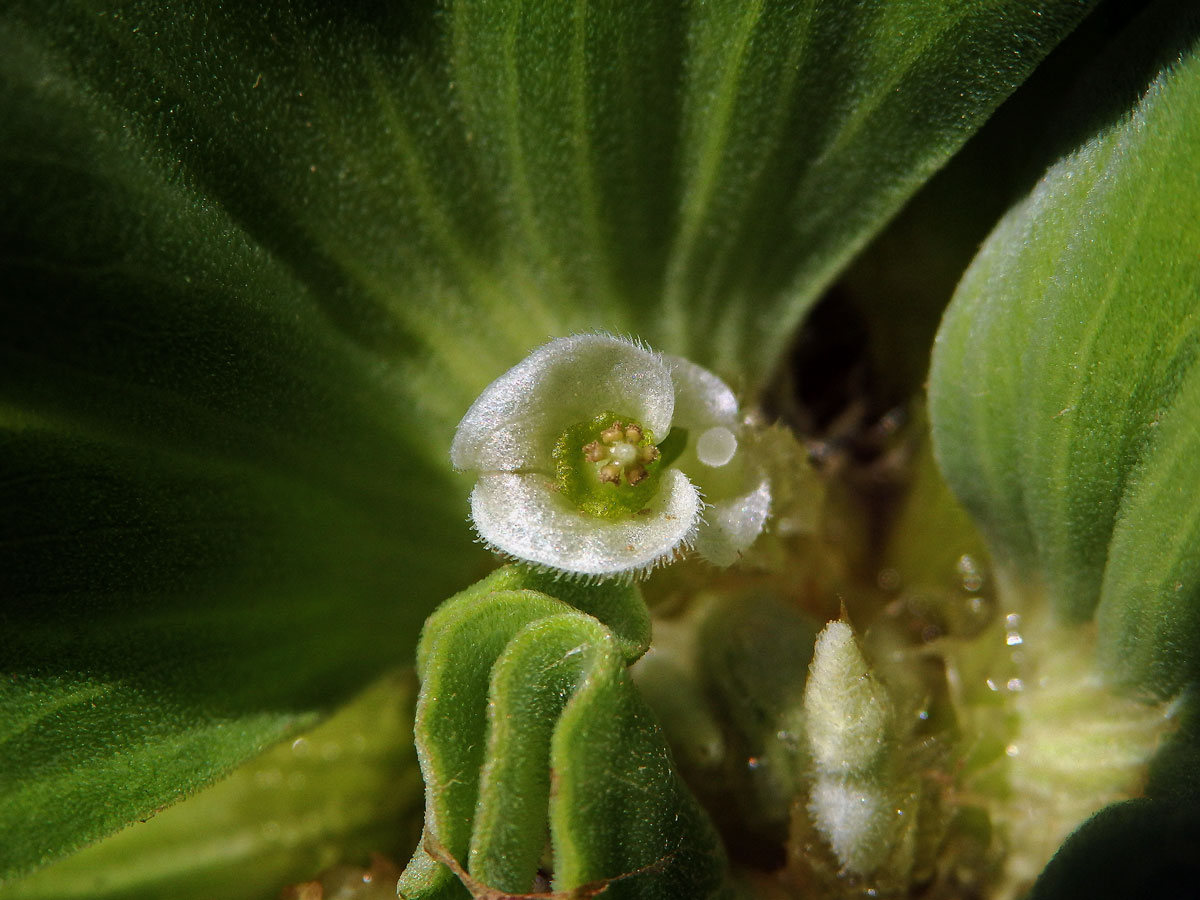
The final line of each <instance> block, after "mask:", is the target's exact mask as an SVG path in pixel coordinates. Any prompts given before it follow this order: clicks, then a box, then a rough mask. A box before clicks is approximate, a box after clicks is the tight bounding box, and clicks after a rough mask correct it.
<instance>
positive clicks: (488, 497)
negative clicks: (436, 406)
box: [450, 334, 771, 578]
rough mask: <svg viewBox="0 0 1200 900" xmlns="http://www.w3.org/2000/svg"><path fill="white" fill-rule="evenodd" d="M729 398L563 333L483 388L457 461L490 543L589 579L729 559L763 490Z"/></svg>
mask: <svg viewBox="0 0 1200 900" xmlns="http://www.w3.org/2000/svg"><path fill="white" fill-rule="evenodd" d="M742 451H743V443H742V423H741V421H740V418H739V412H738V403H737V398H736V397H735V396H734V395H733V392H732V391H731V390H730V389H729V387H728V386H727V385H726V384H725V383H724V382H723V381H721V379H719V378H717V376H715V375H713V374H712V373H711V372H709V371H707V370H706V369H702V368H701V367H699V366H697V365H695V364H693V363H690V362H688V361H687V360H684V359H680V358H678V357H672V356H666V355H663V354H660V353H655V352H653V351H651V350H649V349H647V348H645V347H643V346H641V345H639V344H637V343H634V342H633V341H629V340H624V339H622V338H617V337H613V336H612V335H606V334H583V335H574V336H572V337H565V338H559V339H557V340H553V341H551V342H550V343H548V344H545V345H543V346H542V347H539V348H538V349H537V350H535V351H533V353H531V354H530V355H529V356H528V357H526V358H525V359H524V360H523V361H522V362H520V363H518V364H517V365H516V366H514V367H513V368H512V369H509V370H508V371H507V372H505V373H504V374H503V375H501V376H500V377H499V378H497V379H496V380H495V381H494V382H492V383H491V384H490V385H488V387H487V388H485V389H484V391H483V393H482V394H481V395H480V396H479V398H478V399H477V400H476V401H475V403H474V404H472V406H471V408H470V409H469V410H468V411H467V414H466V415H465V416H464V417H463V419H462V421H461V422H460V423H459V426H458V430H457V432H456V433H455V436H454V442H453V444H452V445H451V448H450V459H451V462H452V463H453V464H454V466H455V467H456V468H458V469H461V470H464V471H475V472H478V473H479V480H478V482H477V483H476V485H475V489H474V491H473V492H472V494H471V518H472V520H473V522H474V525H475V529H476V531H477V532H478V533H479V536H480V537H481V538H482V539H483V541H485V542H486V543H487V544H488V545H489V546H491V547H492V548H493V549H495V550H498V551H500V552H502V553H505V554H507V555H509V556H512V557H514V558H516V559H519V560H523V561H525V562H528V563H531V564H533V565H536V566H541V567H545V568H549V569H556V570H559V571H562V572H565V573H570V574H574V575H580V576H585V577H601V578H603V577H611V576H621V575H631V574H633V575H636V574H640V573H644V572H647V571H649V570H650V569H652V568H654V567H655V566H657V565H660V564H662V563H664V562H668V561H670V560H672V559H674V558H676V557H677V556H678V555H680V554H681V553H682V552H684V551H685V550H686V549H688V548H689V547H693V546H694V547H695V548H696V549H697V550H698V551H699V552H700V553H701V555H703V556H704V557H705V558H707V559H708V560H709V561H711V562H713V563H715V564H717V565H728V564H730V563H732V562H734V561H735V560H736V559H737V558H738V556H739V555H740V553H741V551H742V550H744V549H745V548H746V547H748V546H749V545H750V544H751V543H752V542H753V541H754V539H755V538H756V537H757V536H758V534H759V533H760V532H761V531H762V528H763V525H764V523H765V521H766V518H767V514H768V512H769V508H770V499H771V497H770V485H769V483H768V481H767V479H766V477H765V476H764V475H763V474H762V472H761V471H760V470H759V469H757V468H756V467H755V466H753V465H752V464H749V463H747V461H746V459H745V457H746V454H745V453H744V452H742Z"/></svg>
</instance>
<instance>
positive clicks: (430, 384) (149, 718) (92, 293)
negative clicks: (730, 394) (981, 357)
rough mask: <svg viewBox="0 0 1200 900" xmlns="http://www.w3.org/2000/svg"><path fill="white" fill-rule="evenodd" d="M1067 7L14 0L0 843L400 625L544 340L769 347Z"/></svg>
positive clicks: (72, 828) (470, 560)
mask: <svg viewBox="0 0 1200 900" xmlns="http://www.w3.org/2000/svg"><path fill="white" fill-rule="evenodd" d="M1086 6H1087V4H1086V3H1083V2H1077V0H1060V2H1055V3H1043V4H1038V5H1037V6H1036V8H1035V7H1033V6H1031V5H1030V4H1029V3H1025V2H1016V0H989V2H986V3H961V4H946V3H944V2H941V0H937V2H935V0H906V2H902V3H886V4H884V3H875V2H864V3H860V4H857V5H847V4H844V3H816V2H811V3H805V4H791V5H784V4H772V3H752V4H741V3H732V2H722V3H715V4H695V5H694V6H670V5H660V4H650V5H646V4H624V3H619V2H613V0H609V2H593V3H582V2H581V3H577V4H570V5H568V4H561V3H550V2H542V3H534V2H517V0H512V2H499V0H498V2H489V3H483V4H480V3H465V2H464V3H455V2H447V3H446V4H444V5H438V6H435V5H430V4H411V5H406V6H403V7H400V8H397V7H394V6H391V5H382V4H375V3H354V4H329V5H323V4H319V3H316V2H312V0H293V2H284V3H277V4H270V5H266V6H260V7H255V8H254V9H252V10H250V9H248V8H246V7H244V6H239V5H228V4H225V5H222V4H218V3H212V2H179V3H175V2H172V3H165V2H155V0H124V2H116V3H112V4H99V3H96V2H91V0H50V2H43V0H38V2H33V0H13V2H10V3H7V4H5V6H4V9H3V10H2V11H0V115H2V117H3V122H4V127H3V130H2V133H0V155H2V158H3V161H4V166H3V176H2V177H0V207H2V208H3V209H4V210H5V216H4V218H3V221H2V222H0V245H2V246H3V247H4V250H3V251H2V253H0V272H2V274H0V429H2V437H0V472H3V476H0V592H2V594H3V596H4V598H5V602H4V606H3V609H2V610H0V628H2V629H3V632H4V634H5V641H4V646H3V648H2V649H0V669H2V670H3V672H4V673H5V676H6V679H5V681H4V682H3V687H2V688H0V833H3V834H5V835H6V836H12V837H11V839H6V840H5V841H4V842H2V843H0V878H4V877H9V876H11V875H13V874H15V873H19V872H23V871H26V870H28V869H30V868H31V867H34V866H36V865H38V864H40V863H42V862H45V861H48V860H50V859H53V858H55V857H56V856H59V855H61V854H63V853H65V852H67V851H69V850H71V849H74V848H77V847H79V846H81V845H83V844H85V843H87V842H89V841H91V840H94V839H96V838H98V837H100V836H102V835H104V834H106V833H109V832H111V831H113V830H115V829H116V828H118V827H119V826H121V825H123V824H126V823H128V822H131V821H133V820H135V819H137V818H139V817H144V816H146V815H148V814H149V813H150V812H152V811H153V810H155V809H158V808H160V807H162V806H164V805H166V804H168V803H170V802H173V801H174V800H175V799H178V798H179V797H180V796H181V795H183V794H185V793H187V792H189V791H192V790H194V789H196V788H198V787H200V786H202V785H205V784H207V783H209V782H210V781H212V780H213V779H214V778H215V777H217V776H219V775H220V774H222V773H223V772H226V771H227V770H228V769H230V768H231V767H232V766H234V765H236V764H237V763H238V762H239V761H242V760H244V759H247V758H248V757H250V756H252V755H253V754H255V753H257V752H259V751H261V750H262V749H263V748H264V747H266V746H267V745H269V744H270V743H271V742H272V741H275V740H278V739H279V738H280V737H282V736H284V735H287V734H290V733H292V732H293V731H294V730H295V729H297V728H300V727H303V726H306V725H307V724H309V723H311V722H312V721H313V719H314V717H315V716H316V715H318V714H319V713H320V712H322V711H324V710H327V709H328V708H330V706H331V705H332V704H335V703H336V702H338V701H339V700H341V699H343V698H344V697H346V696H347V695H348V693H349V692H351V691H352V690H354V689H355V688H356V687H358V686H360V685H362V684H363V683H364V682H365V681H366V680H367V679H369V678H371V677H372V676H373V675H375V674H376V673H377V672H378V671H380V669H381V668H382V667H383V666H385V665H389V664H391V663H393V662H395V661H396V660H398V659H403V658H405V657H406V656H407V655H408V654H409V653H410V652H411V648H412V644H413V636H414V634H415V630H416V628H417V625H418V623H419V622H420V621H421V619H422V618H423V616H424V615H425V614H426V613H427V612H428V611H429V609H430V608H431V607H432V605H433V604H434V603H435V602H436V600H437V599H438V598H440V597H442V596H445V595H446V594H447V593H448V592H449V591H450V590H451V589H452V588H453V586H454V585H456V584H461V583H462V582H463V581H464V580H466V577H467V572H466V571H464V570H467V571H469V570H471V569H472V567H474V566H476V565H477V563H476V560H477V558H478V557H475V556H472V554H473V553H474V552H475V551H474V550H473V549H472V548H471V547H470V545H469V534H468V531H467V529H466V527H465V525H464V523H463V514H464V511H465V493H466V491H465V488H464V486H463V485H462V484H461V483H460V482H459V481H457V480H455V479H454V478H453V476H452V475H450V474H449V471H448V464H447V459H446V448H447V447H448V445H449V441H450V437H451V435H452V433H453V428H454V423H455V422H456V421H457V419H458V417H459V416H461V414H462V412H463V411H464V410H465V409H466V408H467V406H468V405H469V403H470V402H471V400H472V399H473V398H474V396H475V395H476V394H477V392H478V391H479V390H480V389H481V388H482V386H483V385H485V384H486V383H487V382H488V381H490V380H491V379H492V378H494V377H495V376H496V375H498V374H499V373H501V372H503V371H504V370H505V369H506V368H508V367H509V366H510V365H512V364H513V363H514V362H516V361H517V360H518V359H520V358H521V357H522V356H523V355H524V354H525V353H526V352H528V350H529V349H531V348H532V347H533V346H535V345H536V344H538V343H540V342H542V341H544V340H546V339H547V338H549V337H552V336H557V335H563V334H567V333H570V332H572V331H579V330H585V329H589V328H605V329H608V330H611V331H627V332H631V333H637V334H640V335H642V336H643V337H645V338H647V339H650V340H652V341H654V342H655V343H656V344H657V345H658V346H659V347H660V348H661V349H663V350H667V351H670V352H675V353H679V354H682V355H686V356H690V357H693V358H695V359H696V360H697V361H698V362H702V363H707V364H709V365H712V366H714V367H717V368H719V369H721V370H722V371H723V372H724V373H725V374H727V375H728V376H729V377H730V378H731V380H732V381H733V382H734V383H735V384H738V385H744V386H753V385H755V384H757V383H759V382H760V381H761V379H762V378H763V376H764V375H765V373H766V372H767V371H768V370H769V369H770V367H771V366H772V365H773V364H774V361H775V360H776V359H777V358H778V355H779V352H780V350H781V348H782V347H783V346H784V344H785V342H786V340H787V337H788V334H789V332H790V331H791V328H792V326H794V325H795V323H796V322H797V320H798V318H799V317H800V315H801V314H802V313H803V311H804V310H805V309H806V308H807V306H808V304H809V303H810V302H811V301H812V299H813V298H814V297H815V296H816V294H817V293H818V292H819V291H820V290H821V289H822V287H823V286H824V285H825V284H826V283H827V282H828V280H829V279H830V278H831V277H832V275H833V274H834V272H835V271H836V270H837V268H838V267H839V266H840V265H841V264H842V263H843V262H844V261H845V260H846V259H847V258H848V256H849V255H850V254H851V253H852V252H853V250H854V249H855V248H856V247H857V246H858V245H859V244H861V243H862V242H863V241H864V240H865V239H866V238H867V237H868V236H869V234H870V233H871V232H872V231H873V230H874V229H876V228H877V227H879V225H880V224H881V223H882V221H883V220H884V219H885V218H886V217H887V216H888V215H890V213H891V212H892V211H894V210H895V209H896V208H897V207H898V205H899V204H900V203H901V202H902V201H903V199H904V198H905V196H907V194H908V193H910V192H911V191H912V190H914V189H915V188H916V186H917V185H918V184H919V183H920V182H921V181H922V180H923V179H924V178H925V177H926V176H927V175H928V174H929V173H930V172H931V171H933V169H935V168H936V167H937V166H938V165H940V164H941V162H942V161H943V160H944V159H945V158H946V157H947V156H948V155H949V154H950V153H951V152H953V150H954V149H955V148H956V147H957V146H958V145H959V144H960V143H961V141H962V140H963V139H964V138H965V137H966V135H967V134H968V133H969V132H970V131H971V130H973V129H974V128H975V127H977V126H978V124H979V123H980V122H981V121H982V120H983V118H985V117H986V116H987V114H988V113H989V112H990V111H991V110H992V109H993V108H994V107H995V105H996V104H997V103H999V101H1000V100H1001V99H1002V98H1003V97H1004V96H1005V95H1006V94H1007V93H1008V92H1009V91H1010V90H1011V89H1012V87H1013V86H1015V85H1016V84H1017V83H1019V82H1020V81H1021V79H1022V78H1023V77H1024V76H1025V75H1026V74H1027V73H1028V72H1029V70H1030V69H1031V68H1032V66H1033V65H1034V64H1035V63H1036V61H1037V60H1038V59H1039V58H1040V57H1041V56H1042V55H1043V54H1044V53H1045V52H1046V51H1047V50H1048V49H1049V48H1050V47H1051V46H1053V44H1054V43H1055V42H1056V41H1057V40H1058V39H1059V38H1060V37H1061V36H1062V35H1063V34H1064V33H1065V32H1066V31H1067V30H1069V29H1070V27H1072V25H1073V24H1074V23H1075V22H1076V21H1077V20H1078V19H1079V18H1080V17H1081V16H1082V15H1083V13H1084V11H1085V8H1086Z"/></svg>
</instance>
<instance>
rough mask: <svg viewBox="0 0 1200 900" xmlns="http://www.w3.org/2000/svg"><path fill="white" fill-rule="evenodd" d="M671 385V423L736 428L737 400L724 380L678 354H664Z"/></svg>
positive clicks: (699, 426) (692, 426) (691, 427)
mask: <svg viewBox="0 0 1200 900" xmlns="http://www.w3.org/2000/svg"><path fill="white" fill-rule="evenodd" d="M665 359H666V361H667V363H668V365H670V367H671V379H672V381H673V382H674V385H675V424H676V425H678V426H679V427H680V428H688V429H694V428H706V427H710V426H712V425H724V426H726V427H727V428H736V427H737V421H738V401H737V397H735V396H734V394H733V391H731V390H730V389H729V385H727V384H726V383H725V382H724V381H722V380H721V379H720V378H718V377H717V376H716V375H714V374H713V373H712V372H710V371H708V369H703V368H701V367H700V366H698V365H696V364H695V363H694V362H690V361H688V360H686V359H684V358H683V357H681V356H667V357H665Z"/></svg>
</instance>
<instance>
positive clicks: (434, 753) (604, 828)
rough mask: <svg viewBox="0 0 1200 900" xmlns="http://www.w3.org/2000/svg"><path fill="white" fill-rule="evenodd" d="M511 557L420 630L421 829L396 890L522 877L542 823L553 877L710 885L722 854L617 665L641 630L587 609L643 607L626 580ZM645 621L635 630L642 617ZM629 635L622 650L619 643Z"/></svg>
mask: <svg viewBox="0 0 1200 900" xmlns="http://www.w3.org/2000/svg"><path fill="white" fill-rule="evenodd" d="M534 586H542V587H544V588H546V589H547V590H549V591H552V592H554V593H559V591H557V590H556V588H557V587H558V585H555V584H554V583H553V582H550V581H549V580H548V578H547V577H546V576H542V575H537V574H533V573H529V572H527V571H526V570H523V569H521V568H517V567H510V568H509V569H506V570H501V572H499V573H497V574H496V575H495V576H492V577H491V578H489V579H486V580H485V581H484V582H481V583H480V584H478V585H475V586H474V587H472V588H469V589H467V590H466V591H464V592H462V593H461V594H459V595H458V596H456V597H452V598H451V599H450V600H448V601H446V603H445V604H443V605H442V606H441V607H440V608H439V609H438V610H437V612H435V613H434V615H433V616H431V617H430V619H429V622H428V624H427V625H426V627H425V631H424V633H423V635H422V639H421V648H420V652H419V674H420V677H421V693H420V697H419V699H418V703H417V727H416V736H417V750H418V753H419V755H420V759H421V767H422V772H423V774H424V776H425V789H426V809H425V834H424V837H423V839H422V844H421V846H420V847H419V848H418V849H417V852H416V854H415V856H414V858H413V861H412V862H411V863H410V864H409V867H408V869H407V871H406V872H405V874H404V877H402V878H401V880H400V886H399V893H400V896H401V897H407V898H410V900H418V898H419V900H433V898H443V897H466V896H468V888H470V893H471V894H475V895H481V892H485V891H488V890H491V891H496V892H501V893H504V894H506V895H507V894H514V895H515V894H520V893H525V892H528V891H529V890H531V888H532V887H533V884H534V879H535V877H536V876H537V874H538V871H539V868H540V867H541V866H543V865H544V864H543V862H542V861H543V857H544V855H545V854H546V852H547V850H546V840H547V835H549V840H550V855H551V860H550V862H549V864H548V865H547V868H549V870H550V871H551V872H552V873H553V882H554V887H555V889H556V890H562V891H573V890H575V889H580V890H581V891H582V892H583V893H582V896H590V894H588V893H587V892H588V891H593V890H599V889H600V888H601V887H606V889H605V892H604V893H605V896H609V895H611V896H614V897H631V898H657V897H664V898H665V897H680V898H682V897H689V898H699V897H707V896H710V895H711V894H712V893H713V892H714V891H715V890H716V888H717V886H718V885H719V883H720V877H721V873H722V867H723V857H722V855H721V851H720V848H719V844H718V842H717V839H716V835H715V833H714V832H713V830H712V826H711V825H710V824H709V823H708V820H707V818H706V817H705V815H704V813H703V812H702V811H701V810H700V807H699V806H698V804H697V803H696V801H695V799H694V798H692V796H691V795H690V794H689V793H688V791H687V789H686V788H685V787H684V786H683V783H682V782H681V781H680V780H679V778H678V776H677V775H676V774H675V771H674V767H673V764H672V761H671V756H670V752H669V751H668V750H667V747H666V744H665V742H664V740H663V737H662V734H661V732H660V731H659V729H658V725H657V724H656V723H655V721H654V719H653V717H652V716H651V714H650V712H649V710H648V709H647V708H646V706H645V704H644V702H643V701H642V700H641V698H640V697H639V696H638V694H637V691H636V690H635V688H634V687H633V683H632V681H631V680H630V678H629V674H628V671H627V669H626V666H627V664H628V663H629V662H632V661H633V660H634V659H636V657H637V656H638V655H640V652H641V651H644V650H645V647H646V645H645V643H640V647H637V646H636V644H637V643H639V642H638V641H637V638H636V637H635V638H634V643H633V645H632V646H631V643H630V642H629V640H628V638H627V637H626V638H625V639H623V637H620V636H618V634H616V633H614V631H612V630H610V629H609V628H608V627H607V626H606V625H604V624H602V623H601V621H600V620H599V619H597V618H594V617H592V616H591V615H588V614H587V613H586V612H584V611H583V610H584V609H588V608H590V607H594V606H596V605H598V606H600V607H601V608H603V609H604V610H605V611H607V612H612V613H615V616H614V624H616V625H617V626H618V627H620V623H622V622H630V621H637V620H638V619H639V618H640V616H639V613H638V610H639V609H640V610H644V609H645V606H644V604H643V603H642V600H641V596H640V594H639V593H638V591H637V589H636V588H634V587H632V586H629V585H607V586H579V585H577V586H575V587H573V588H571V589H569V590H568V591H567V592H566V593H567V594H568V595H569V596H570V597H571V598H572V599H573V600H576V601H579V602H580V605H581V607H582V608H579V607H576V606H574V605H572V604H569V603H566V602H563V600H560V599H557V598H555V597H553V596H551V595H550V594H549V593H542V592H540V591H538V590H534V589H531V588H533V587H534ZM647 636H648V633H647ZM631 649H633V652H632V653H631V652H629V651H630V650H631Z"/></svg>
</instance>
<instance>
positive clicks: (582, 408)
mask: <svg viewBox="0 0 1200 900" xmlns="http://www.w3.org/2000/svg"><path fill="white" fill-rule="evenodd" d="M689 365H690V363H689ZM674 407H675V388H674V384H673V382H672V370H671V367H670V366H669V365H668V364H667V363H666V362H665V361H664V359H663V357H661V356H660V355H659V354H657V353H653V352H651V351H649V350H646V349H644V348H643V347H640V346H638V345H637V344H635V343H633V342H632V341H627V340H622V339H621V338H617V337H613V336H612V335H606V334H580V335H574V336H572V337H565V338H559V339H558V340H554V341H551V342H550V343H548V344H545V345H543V346H542V347H539V348H538V349H537V350H535V351H534V352H533V353H531V354H530V355H529V356H528V357H526V358H525V359H524V360H523V361H522V362H520V363H518V364H517V365H516V366H514V367H513V368H511V369H509V370H508V371H507V372H505V373H504V374H503V375H501V376H500V377H499V378H497V379H496V380H495V381H493V382H492V383H491V384H490V385H488V386H487V387H486V388H485V389H484V391H483V393H482V394H480V395H479V398H478V399H477V400H476V401H475V402H474V403H473V404H472V405H471V408H470V409H469V410H467V414H466V415H465V416H463V419H462V421H461V422H460V423H459V425H458V431H457V432H456V433H455V435H454V442H453V443H452V444H451V446H450V461H451V463H453V465H454V466H455V468H458V469H464V470H466V469H475V470H478V471H480V472H515V471H518V470H540V471H551V470H552V469H553V465H554V464H553V459H552V453H553V450H554V443H555V441H556V440H557V439H558V436H559V435H560V434H562V432H563V431H565V430H566V429H567V428H568V427H570V426H572V425H575V424H577V423H579V422H585V421H588V420H589V419H591V418H593V417H594V416H597V415H601V414H603V413H605V412H615V413H619V414H620V415H623V416H629V417H631V418H632V419H634V420H635V421H637V422H638V423H639V424H641V425H642V426H644V427H645V428H648V429H650V431H651V432H653V433H654V434H655V435H656V436H657V437H658V439H659V440H661V439H662V438H664V437H666V434H667V432H668V431H669V430H670V427H671V418H672V413H673V411H674Z"/></svg>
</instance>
